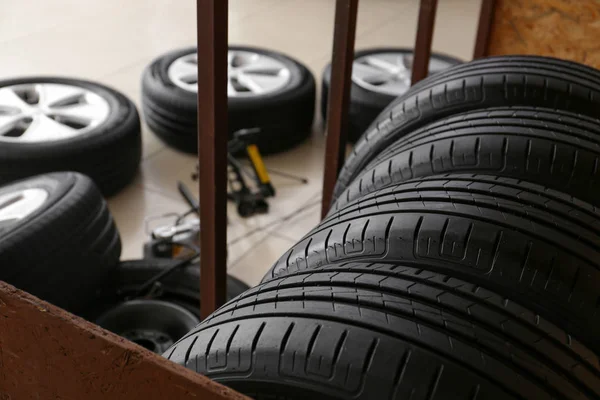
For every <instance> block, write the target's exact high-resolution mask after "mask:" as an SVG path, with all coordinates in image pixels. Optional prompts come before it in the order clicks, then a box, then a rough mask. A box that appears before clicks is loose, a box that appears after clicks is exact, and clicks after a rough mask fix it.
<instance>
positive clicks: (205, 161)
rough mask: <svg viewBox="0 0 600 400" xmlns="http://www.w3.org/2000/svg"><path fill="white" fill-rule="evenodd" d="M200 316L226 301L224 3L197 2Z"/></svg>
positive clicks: (206, 0)
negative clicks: (200, 222) (200, 225)
mask: <svg viewBox="0 0 600 400" xmlns="http://www.w3.org/2000/svg"><path fill="white" fill-rule="evenodd" d="M196 7H197V9H196V11H197V32H198V38H197V40H198V42H197V43H198V82H199V83H200V82H201V83H202V84H201V85H200V84H199V85H198V165H199V181H200V220H201V221H202V227H201V231H200V243H201V254H200V276H201V277H202V278H201V279H200V303H201V306H200V314H201V316H202V317H203V318H205V317H207V316H208V315H209V314H210V313H212V312H213V311H214V310H216V309H217V308H218V307H220V306H221V305H222V304H223V303H225V293H226V285H227V283H226V280H227V264H226V263H227V186H226V185H227V184H226V182H227V136H228V135H227V19H228V18H227V17H228V15H227V14H228V0H197V3H196Z"/></svg>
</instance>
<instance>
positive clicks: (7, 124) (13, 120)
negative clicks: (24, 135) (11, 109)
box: [0, 115, 22, 136]
mask: <svg viewBox="0 0 600 400" xmlns="http://www.w3.org/2000/svg"><path fill="white" fill-rule="evenodd" d="M21 119H22V118H21V117H20V116H9V115H0V136H2V135H4V134H6V133H8V132H10V131H12V130H13V129H15V128H16V126H17V124H18V123H19V122H20V121H21Z"/></svg>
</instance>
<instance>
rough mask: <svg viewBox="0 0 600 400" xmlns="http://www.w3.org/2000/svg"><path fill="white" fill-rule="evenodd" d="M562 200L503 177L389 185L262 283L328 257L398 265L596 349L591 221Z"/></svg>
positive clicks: (309, 240)
mask: <svg viewBox="0 0 600 400" xmlns="http://www.w3.org/2000/svg"><path fill="white" fill-rule="evenodd" d="M598 217H599V215H598V212H597V210H596V208H595V207H593V206H591V205H589V204H587V203H584V202H582V201H580V200H577V199H575V198H572V197H571V196H568V195H565V194H562V193H559V192H555V191H553V190H549V189H547V188H545V187H542V186H537V185H534V184H530V183H527V182H522V181H521V182H520V181H516V180H513V179H508V178H499V177H487V176H476V175H475V176H473V175H462V176H461V175H458V176H452V175H446V176H442V177H430V178H421V179H418V180H415V181H408V182H406V183H402V184H398V185H393V186H390V187H388V188H386V189H382V190H380V191H376V192H374V193H372V194H370V195H367V196H365V197H363V198H361V199H360V200H359V201H355V202H353V203H350V204H349V205H348V206H347V207H345V208H344V209H342V210H340V211H339V212H337V213H335V214H333V215H331V216H330V217H328V218H326V219H325V220H324V221H323V222H322V223H321V224H320V225H319V226H318V227H317V228H315V229H314V230H313V231H312V232H310V233H309V234H307V235H306V236H305V237H304V238H303V239H302V240H301V241H300V242H299V243H298V244H297V245H295V246H293V247H292V248H291V249H290V250H289V251H288V252H286V254H285V255H284V256H283V257H282V258H280V259H279V261H277V262H276V263H275V265H274V266H273V268H272V269H271V270H270V271H269V272H268V273H267V275H266V276H265V278H264V279H265V280H268V279H272V278H273V277H276V276H282V275H286V274H290V273H293V272H295V271H298V270H305V269H312V268H319V267H321V266H322V265H325V264H329V263H341V262H346V261H350V260H355V261H371V260H373V261H385V262H402V263H405V264H407V265H413V266H419V267H422V268H424V269H429V270H436V271H441V272H444V273H448V274H451V275H453V276H456V277H457V278H461V277H462V278H463V279H470V280H472V281H473V282H476V283H479V284H482V285H484V284H485V285H489V287H490V288H492V289H494V290H496V291H498V292H499V293H501V294H504V295H506V296H510V297H512V298H514V299H515V300H516V301H519V302H521V303H523V304H524V305H525V306H528V307H531V309H532V310H536V311H537V312H539V313H540V314H541V315H545V316H546V317H547V318H549V319H551V320H553V321H554V322H555V323H556V324H557V325H559V326H561V327H563V328H565V329H566V330H567V331H568V332H570V333H572V334H573V335H574V336H575V337H579V338H580V340H582V341H584V342H586V343H587V344H588V346H590V347H592V348H593V349H595V350H600V340H599V338H600V313H599V312H598V308H599V307H600V293H599V291H598V287H600V270H599V264H600V235H599V234H600V218H598Z"/></svg>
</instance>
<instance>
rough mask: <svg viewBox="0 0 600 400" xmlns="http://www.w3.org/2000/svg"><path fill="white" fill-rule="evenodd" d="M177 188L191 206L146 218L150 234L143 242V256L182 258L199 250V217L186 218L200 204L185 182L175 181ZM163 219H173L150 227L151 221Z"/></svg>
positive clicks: (196, 210)
mask: <svg viewBox="0 0 600 400" xmlns="http://www.w3.org/2000/svg"><path fill="white" fill-rule="evenodd" d="M177 188H178V189H179V193H181V195H182V197H183V198H184V200H185V201H186V202H187V203H188V204H189V205H190V207H191V208H190V210H188V211H187V212H185V213H183V214H177V213H168V214H164V215H159V216H155V217H148V218H146V220H145V226H146V233H148V234H149V235H150V241H149V242H148V243H146V244H144V258H172V259H183V258H186V257H189V256H190V255H192V254H194V253H196V252H198V253H199V252H200V250H199V246H200V219H199V218H198V217H194V218H187V217H188V216H190V215H192V214H196V215H197V214H198V212H199V210H200V205H199V203H198V200H196V198H195V197H194V196H193V195H192V193H191V192H190V190H189V189H188V187H187V186H186V185H185V184H183V183H182V182H177ZM165 219H173V222H172V223H170V224H165V225H161V226H158V227H157V228H154V229H151V227H150V224H151V223H152V222H154V221H160V220H165Z"/></svg>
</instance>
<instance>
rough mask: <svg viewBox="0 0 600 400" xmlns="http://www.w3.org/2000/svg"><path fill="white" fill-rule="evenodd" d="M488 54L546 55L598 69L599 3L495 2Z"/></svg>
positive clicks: (553, 0) (598, 0) (576, 0)
mask: <svg viewBox="0 0 600 400" xmlns="http://www.w3.org/2000/svg"><path fill="white" fill-rule="evenodd" d="M488 54H489V55H502V54H537V55H546V56H554V57H558V58H563V59H568V60H573V61H578V62H581V63H583V64H587V65H590V66H593V67H596V68H600V0H496V8H495V11H494V22H493V24H492V31H491V37H490V41H489V46H488Z"/></svg>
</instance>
